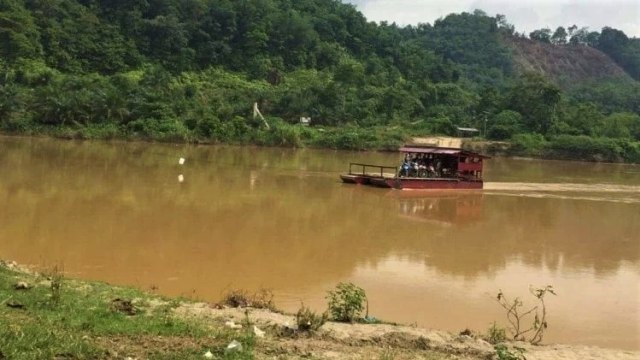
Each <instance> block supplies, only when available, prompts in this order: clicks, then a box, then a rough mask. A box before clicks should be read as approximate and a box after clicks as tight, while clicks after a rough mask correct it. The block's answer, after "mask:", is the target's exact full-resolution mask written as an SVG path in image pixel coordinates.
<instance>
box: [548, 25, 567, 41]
mask: <svg viewBox="0 0 640 360" xmlns="http://www.w3.org/2000/svg"><path fill="white" fill-rule="evenodd" d="M568 35H569V34H568V33H567V30H565V28H563V27H562V26H558V28H557V29H556V31H555V32H554V33H553V35H552V36H551V43H553V44H555V45H565V44H566V43H567V36H568Z"/></svg>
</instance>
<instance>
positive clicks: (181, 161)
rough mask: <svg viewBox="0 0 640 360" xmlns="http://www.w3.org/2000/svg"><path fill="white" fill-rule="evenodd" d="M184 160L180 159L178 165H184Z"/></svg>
mask: <svg viewBox="0 0 640 360" xmlns="http://www.w3.org/2000/svg"><path fill="white" fill-rule="evenodd" d="M184 162H185V159H184V158H182V157H181V158H180V160H178V164H180V165H184Z"/></svg>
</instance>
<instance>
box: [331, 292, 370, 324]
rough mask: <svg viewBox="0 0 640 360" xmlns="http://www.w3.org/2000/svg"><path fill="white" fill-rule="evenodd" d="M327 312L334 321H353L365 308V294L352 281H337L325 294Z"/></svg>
mask: <svg viewBox="0 0 640 360" xmlns="http://www.w3.org/2000/svg"><path fill="white" fill-rule="evenodd" d="M327 299H328V300H329V312H330V313H331V318H332V319H333V320H335V321H342V322H354V321H355V320H357V319H359V318H360V314H361V313H362V311H363V310H364V308H365V302H366V301H367V295H366V294H365V292H364V290H363V289H361V288H359V287H357V286H356V285H354V284H352V283H339V284H338V285H337V286H336V288H335V290H331V291H329V292H328V294H327Z"/></svg>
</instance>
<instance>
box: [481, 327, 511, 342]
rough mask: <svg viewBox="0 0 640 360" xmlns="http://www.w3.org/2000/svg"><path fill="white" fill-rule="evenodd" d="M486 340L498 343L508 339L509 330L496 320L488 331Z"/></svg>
mask: <svg viewBox="0 0 640 360" xmlns="http://www.w3.org/2000/svg"><path fill="white" fill-rule="evenodd" d="M486 340H487V341H488V342H489V343H491V344H498V343H501V342H504V341H505V340H507V332H506V330H505V329H504V328H501V327H498V325H496V323H495V322H494V323H493V325H491V327H490V328H489V330H488V331H487V337H486Z"/></svg>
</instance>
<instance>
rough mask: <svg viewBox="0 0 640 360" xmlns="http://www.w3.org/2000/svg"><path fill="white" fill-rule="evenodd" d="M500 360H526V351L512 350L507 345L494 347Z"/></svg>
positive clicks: (520, 349)
mask: <svg viewBox="0 0 640 360" xmlns="http://www.w3.org/2000/svg"><path fill="white" fill-rule="evenodd" d="M494 349H495V350H496V355H497V356H498V360H526V359H527V358H526V357H525V356H524V349H522V348H518V347H516V348H514V349H513V350H510V349H509V348H508V347H507V346H506V345H496V346H495V347H494Z"/></svg>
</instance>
